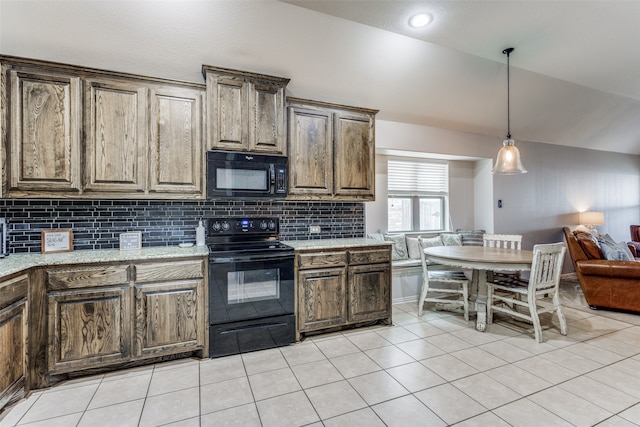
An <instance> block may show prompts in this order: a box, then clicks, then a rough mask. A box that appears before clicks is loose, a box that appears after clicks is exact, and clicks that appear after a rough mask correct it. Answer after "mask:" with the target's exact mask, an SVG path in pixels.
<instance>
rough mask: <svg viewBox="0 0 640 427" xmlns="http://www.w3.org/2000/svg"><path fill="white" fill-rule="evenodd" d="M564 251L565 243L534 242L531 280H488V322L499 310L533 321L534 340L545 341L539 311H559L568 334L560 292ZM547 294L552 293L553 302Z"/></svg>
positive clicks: (565, 332)
mask: <svg viewBox="0 0 640 427" xmlns="http://www.w3.org/2000/svg"><path fill="white" fill-rule="evenodd" d="M565 251H566V248H565V246H564V243H551V244H544V245H535V246H534V247H533V262H532V264H531V275H530V276H529V280H528V281H523V280H520V281H515V280H513V279H510V280H507V281H505V282H500V281H494V282H487V323H488V324H491V323H492V322H493V313H494V312H496V311H497V312H501V313H506V314H509V315H510V316H513V317H515V318H518V319H522V320H526V321H529V322H531V323H533V329H534V333H535V339H536V341H537V342H542V327H541V324H540V314H542V313H553V312H556V313H557V314H558V320H559V321H560V333H561V334H562V335H567V321H566V320H565V317H564V314H563V313H562V306H561V305H560V295H559V291H558V288H559V284H560V274H561V272H562V263H563V261H564V253H565ZM545 295H550V296H551V301H548V298H547V297H545ZM521 310H522V311H521Z"/></svg>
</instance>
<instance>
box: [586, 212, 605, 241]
mask: <svg viewBox="0 0 640 427" xmlns="http://www.w3.org/2000/svg"><path fill="white" fill-rule="evenodd" d="M580 224H584V225H586V226H587V228H588V229H589V232H590V233H591V234H593V235H594V236H595V235H597V234H598V230H597V229H596V225H603V224H604V213H603V212H593V211H588V212H580Z"/></svg>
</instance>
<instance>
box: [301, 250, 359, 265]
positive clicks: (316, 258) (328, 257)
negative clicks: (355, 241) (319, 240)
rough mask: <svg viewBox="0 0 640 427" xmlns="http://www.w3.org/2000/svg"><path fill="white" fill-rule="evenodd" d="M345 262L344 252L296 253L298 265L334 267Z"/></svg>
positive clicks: (345, 254)
mask: <svg viewBox="0 0 640 427" xmlns="http://www.w3.org/2000/svg"><path fill="white" fill-rule="evenodd" d="M346 264H347V253H346V252H342V251H340V252H313V253H302V254H298V267H299V268H300V269H304V268H317V267H334V266H343V265H346Z"/></svg>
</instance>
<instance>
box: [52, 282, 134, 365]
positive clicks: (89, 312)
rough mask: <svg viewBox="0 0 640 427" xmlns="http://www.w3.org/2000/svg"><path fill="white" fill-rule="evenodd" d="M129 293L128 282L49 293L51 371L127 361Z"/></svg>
mask: <svg viewBox="0 0 640 427" xmlns="http://www.w3.org/2000/svg"><path fill="white" fill-rule="evenodd" d="M130 295H131V291H130V289H129V285H128V284H124V285H122V286H119V287H105V288H91V289H74V290H70V291H59V292H51V293H49V294H48V295H47V301H48V310H49V321H48V323H49V344H48V350H49V351H48V356H47V361H48V370H49V372H51V373H63V372H72V371H78V370H82V369H86V368H95V367H99V366H106V365H110V364H113V363H116V362H122V361H126V360H128V359H129V357H130V356H131V321H130V318H131V297H130Z"/></svg>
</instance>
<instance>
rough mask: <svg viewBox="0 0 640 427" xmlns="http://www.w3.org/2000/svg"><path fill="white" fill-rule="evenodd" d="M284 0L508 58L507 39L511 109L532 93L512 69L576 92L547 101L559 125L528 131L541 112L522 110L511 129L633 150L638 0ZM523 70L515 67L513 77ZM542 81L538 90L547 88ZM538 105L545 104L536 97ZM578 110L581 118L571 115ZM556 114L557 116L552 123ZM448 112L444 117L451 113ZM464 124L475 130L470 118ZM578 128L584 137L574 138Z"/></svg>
mask: <svg viewBox="0 0 640 427" xmlns="http://www.w3.org/2000/svg"><path fill="white" fill-rule="evenodd" d="M284 2H286V3H289V4H294V5H297V6H300V7H303V8H305V9H308V10H314V11H317V12H321V13H324V14H328V15H331V16H334V17H338V18H341V19H345V20H349V21H353V22H354V23H359V24H364V25H367V26H371V27H375V28H378V29H382V30H386V31H390V32H393V33H397V34H401V35H403V36H406V37H410V38H413V39H417V40H421V41H424V42H427V43H429V44H434V45H437V46H441V47H445V48H447V49H451V50H454V51H457V52H461V53H465V54H469V55H473V56H476V57H479V58H485V59H487V60H491V61H497V62H501V63H504V62H506V57H505V55H504V54H503V53H502V50H503V49H504V48H507V47H514V48H515V51H514V52H513V53H512V54H511V59H510V62H511V67H512V116H516V115H517V114H518V112H517V111H514V109H515V108H514V107H515V105H514V103H515V104H517V103H518V102H519V101H518V100H523V99H526V97H527V96H529V95H531V98H530V99H531V102H534V103H535V102H538V101H539V100H538V96H536V94H535V92H536V88H535V87H527V88H525V89H522V87H521V86H522V85H521V86H520V87H519V86H518V83H519V82H518V80H517V74H516V73H518V70H527V71H529V72H532V73H535V74H538V75H539V76H538V80H539V81H538V83H539V82H540V81H542V77H548V78H551V79H557V80H558V81H557V82H550V81H549V79H546V84H550V85H551V86H555V87H557V88H563V89H561V90H562V91H563V95H569V92H570V93H571V94H573V96H575V98H573V96H572V99H565V101H564V102H563V107H564V111H557V110H556V111H554V113H553V114H554V116H555V120H549V122H548V125H549V126H551V127H552V128H554V126H558V128H557V129H556V130H555V131H535V130H534V127H538V129H540V128H542V127H545V126H546V125H545V123H544V121H540V120H537V119H532V121H531V124H530V126H529V127H527V126H528V125H527V123H526V122H527V121H528V120H530V119H529V118H522V117H521V118H520V119H521V120H523V122H521V124H520V125H518V124H516V123H513V127H515V129H518V130H519V131H520V133H519V134H518V133H515V134H514V135H515V136H516V137H518V136H520V137H523V136H524V137H527V138H528V139H530V140H533V141H538V142H549V143H559V144H566V145H577V146H585V147H586V148H594V149H601V150H607V151H618V152H627V153H634V154H640V120H638V119H639V118H640V116H638V115H637V113H639V112H640V110H639V109H638V101H639V100H640V55H638V54H637V49H638V44H639V43H640V25H639V24H640V1H606V0H600V1H542V0H536V1H513V0H510V1H491V0H483V1H478V0H471V1H464V0H457V1H452V0H441V1H400V0H331V1H328V0H284ZM417 12H428V13H430V14H431V15H432V16H433V18H434V19H433V21H432V23H431V24H430V25H429V26H428V27H426V28H422V29H414V28H411V27H409V26H408V25H407V22H408V19H409V17H411V16H412V15H413V14H415V13H417ZM514 70H515V71H514ZM524 80H525V78H524V77H521V81H520V83H522V81H524ZM533 82H534V81H531V83H533ZM563 83H570V84H571V85H568V84H563ZM504 85H505V86H506V80H504ZM540 89H541V91H542V92H541V93H544V92H545V91H547V90H548V89H549V88H543V87H541V88H540ZM529 90H531V91H532V93H530V92H529ZM552 90H554V89H552ZM565 91H568V92H567V93H564V92H565ZM578 92H580V93H582V95H579V94H578ZM587 100H588V101H589V102H592V103H595V104H592V105H591V107H590V108H587V107H586V106H585V105H584V104H583V102H585V101H587ZM522 102H527V101H522ZM580 104H582V105H580ZM537 107H539V108H546V107H545V104H544V103H539V105H537ZM525 108H527V107H525ZM527 110H528V113H529V114H530V115H538V116H542V117H545V116H546V114H545V112H544V111H536V110H535V108H531V106H529V108H527ZM580 114H583V119H582V120H581V119H579V117H578V116H577V115H580ZM619 114H623V115H624V117H621V116H620V115H619ZM563 115H564V117H566V122H565V123H564V125H562V124H561V123H558V119H562V117H563ZM547 118H549V117H548V116H547ZM455 121H456V120H455V118H454V117H451V118H450V122H451V123H454V122H455ZM594 121H595V122H597V125H598V128H597V129H596V128H593V126H594V123H595V122H594ZM636 123H638V124H636ZM453 127H455V126H453ZM462 127H463V128H464V126H462ZM560 127H564V128H563V129H560ZM587 127H590V129H586V128H587ZM463 130H469V131H480V132H483V130H482V129H480V128H476V127H474V126H470V127H469V128H466V129H463ZM489 133H490V132H489ZM512 133H513V132H512ZM581 136H585V137H586V138H585V139H584V140H583V141H582V143H581V141H580V140H579V138H580V137H581ZM594 138H595V139H594ZM576 139H578V140H576Z"/></svg>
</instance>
